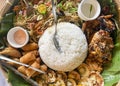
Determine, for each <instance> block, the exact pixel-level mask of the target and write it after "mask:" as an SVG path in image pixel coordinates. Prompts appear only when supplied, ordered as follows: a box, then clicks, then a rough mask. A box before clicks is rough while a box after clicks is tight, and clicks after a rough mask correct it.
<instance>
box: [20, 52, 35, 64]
mask: <svg viewBox="0 0 120 86" xmlns="http://www.w3.org/2000/svg"><path fill="white" fill-rule="evenodd" d="M35 60H36V56H35V54H34V53H33V52H29V53H27V54H25V55H24V56H22V57H21V58H20V62H22V63H25V64H27V63H29V62H31V61H35Z"/></svg>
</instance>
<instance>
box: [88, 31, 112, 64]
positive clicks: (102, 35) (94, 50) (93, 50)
mask: <svg viewBox="0 0 120 86" xmlns="http://www.w3.org/2000/svg"><path fill="white" fill-rule="evenodd" d="M113 47H114V45H113V40H112V38H111V37H110V35H109V33H108V32H107V31H104V30H100V31H98V32H96V33H95V34H94V36H93V38H92V40H91V42H90V44H89V55H88V57H90V58H92V59H95V60H96V61H98V62H100V63H103V62H106V61H110V60H111V56H112V55H111V51H112V49H113Z"/></svg>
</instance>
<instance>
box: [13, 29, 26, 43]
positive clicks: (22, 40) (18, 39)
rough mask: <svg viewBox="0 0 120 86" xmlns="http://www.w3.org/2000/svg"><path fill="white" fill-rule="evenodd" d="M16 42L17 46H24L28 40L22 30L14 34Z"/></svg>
mask: <svg viewBox="0 0 120 86" xmlns="http://www.w3.org/2000/svg"><path fill="white" fill-rule="evenodd" d="M14 40H15V41H16V43H17V44H24V43H25V40H26V34H25V32H24V31H22V30H18V31H16V32H15V34H14Z"/></svg>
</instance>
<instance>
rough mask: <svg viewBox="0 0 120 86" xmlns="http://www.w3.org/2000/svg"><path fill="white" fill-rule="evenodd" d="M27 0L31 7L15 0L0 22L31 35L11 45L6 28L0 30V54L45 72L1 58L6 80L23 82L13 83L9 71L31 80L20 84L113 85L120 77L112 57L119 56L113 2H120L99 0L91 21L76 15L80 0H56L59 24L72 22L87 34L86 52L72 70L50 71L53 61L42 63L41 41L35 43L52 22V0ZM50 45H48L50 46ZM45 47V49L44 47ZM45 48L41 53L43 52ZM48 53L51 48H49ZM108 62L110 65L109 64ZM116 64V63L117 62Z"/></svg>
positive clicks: (117, 31)
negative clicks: (25, 41) (19, 44)
mask: <svg viewBox="0 0 120 86" xmlns="http://www.w3.org/2000/svg"><path fill="white" fill-rule="evenodd" d="M30 1H31V2H30ZM30 1H29V2H28V4H29V5H30V6H32V9H29V10H27V7H26V4H25V2H24V1H23V0H20V1H19V2H18V3H15V5H14V6H13V7H12V8H11V9H12V10H11V11H9V12H8V13H6V14H7V15H8V16H7V15H6V14H5V15H4V16H3V19H2V21H1V24H3V25H4V24H5V23H6V22H7V23H6V25H7V24H9V25H10V26H9V25H8V26H7V27H4V29H6V28H9V29H11V28H13V27H16V26H20V27H23V28H24V29H25V30H27V32H28V33H29V37H30V38H29V42H28V44H26V45H25V46H24V47H22V48H13V47H11V45H10V44H9V43H8V42H7V39H6V35H7V32H8V31H9V30H7V31H6V32H5V33H3V35H1V34H2V33H1V34H0V36H1V39H2V40H1V45H5V46H2V47H1V48H3V49H1V50H0V54H1V55H5V56H7V57H9V58H10V59H12V60H15V61H18V62H22V63H25V64H27V65H30V66H32V67H35V68H37V69H39V70H42V71H44V72H45V74H41V73H38V72H36V71H34V70H32V69H31V68H29V67H30V66H28V67H25V66H20V65H17V64H14V63H13V62H7V63H6V61H0V62H1V66H2V68H3V69H4V70H5V71H7V72H8V73H9V81H10V82H11V83H12V84H14V83H15V84H14V85H13V86H20V85H19V84H18V82H19V83H21V82H23V81H21V80H19V79H18V80H16V81H18V82H17V84H16V82H13V80H15V79H13V78H11V77H13V76H14V74H13V72H11V70H12V71H14V73H16V74H17V75H19V76H21V77H22V78H23V79H25V80H26V82H28V83H30V85H28V83H26V82H24V83H22V84H21V85H22V86H23V85H26V86H31V85H33V86H94V85H95V86H110V85H111V84H112V85H111V86H113V85H116V83H117V82H118V81H119V79H120V77H119V76H120V74H119V71H120V70H119V68H117V67H118V66H117V67H114V65H115V64H114V63H115V61H116V59H115V58H117V60H118V61H119V55H118V54H116V52H117V53H119V41H118V39H119V36H120V35H119V20H118V17H119V9H117V8H119V5H117V6H118V7H117V6H116V4H115V2H116V3H117V4H118V3H119V2H118V0H116V1H112V0H111V1H109V0H103V1H101V0H98V1H99V3H100V4H101V14H100V16H99V17H98V18H97V19H95V20H92V21H83V20H81V19H80V18H79V16H78V13H77V7H78V4H79V3H80V1H79V0H74V1H73V0H69V1H67V0H62V1H60V0H58V5H57V9H58V10H57V15H58V23H60V22H69V23H71V24H75V25H77V26H78V27H79V28H81V29H82V31H83V33H84V34H85V35H86V39H87V43H88V54H87V57H86V59H85V60H84V62H83V63H82V64H80V65H79V66H77V68H75V69H74V70H73V69H72V71H67V72H66V71H58V70H53V69H54V68H53V69H51V68H50V67H51V66H49V65H51V64H52V63H51V64H49V65H47V64H45V63H44V61H43V59H42V58H41V57H42V55H39V54H40V53H39V52H38V49H39V48H40V46H41V45H40V44H41V43H38V41H39V39H40V38H41V37H42V36H43V34H44V33H46V32H45V31H46V30H47V29H48V28H49V27H51V26H52V25H53V24H54V22H53V21H54V18H53V14H52V6H51V1H50V0H45V1H44V0H41V1H39V0H30ZM103 3H104V4H103ZM116 7H117V8H116ZM7 20H8V21H7ZM6 25H5V26H6ZM61 26H62V25H61ZM50 33H52V32H50ZM58 33H59V31H58ZM64 34H66V33H64ZM71 34H72V33H71ZM73 35H74V34H73ZM62 38H64V37H62ZM46 39H47V38H46ZM3 41H4V43H3ZM64 41H65V40H64ZM47 42H49V41H47ZM63 43H64V42H63ZM116 43H118V44H116ZM46 45H47V44H46ZM49 48H51V46H50V47H49ZM117 48H118V49H117ZM45 49H46V51H47V48H46V47H45ZM76 49H77V48H76ZM46 51H44V52H45V53H46ZM114 51H116V52H114ZM40 52H41V51H40ZM48 52H51V51H50V50H49V51H48ZM112 52H113V54H112ZM67 53H68V52H67ZM47 54H49V53H47ZM53 54H55V53H53ZM70 54H71V53H70ZM61 56H62V55H61ZM31 57H32V58H31ZM113 57H114V58H113ZM53 60H54V59H53ZM51 62H52V61H51ZM116 63H117V62H116ZM71 64H72V63H71ZM111 64H112V65H113V66H111ZM8 65H9V66H8ZM73 65H74V64H73ZM116 65H118V63H117V64H116ZM109 66H110V67H109ZM62 67H63V66H62ZM110 75H111V76H110ZM14 77H16V76H14ZM111 77H112V78H111ZM110 82H111V83H110Z"/></svg>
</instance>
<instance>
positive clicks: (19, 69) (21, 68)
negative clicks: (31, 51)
mask: <svg viewBox="0 0 120 86" xmlns="http://www.w3.org/2000/svg"><path fill="white" fill-rule="evenodd" d="M26 69H27V68H26V67H25V66H20V67H18V71H19V72H21V73H23V74H25V75H26V72H25V71H26Z"/></svg>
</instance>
